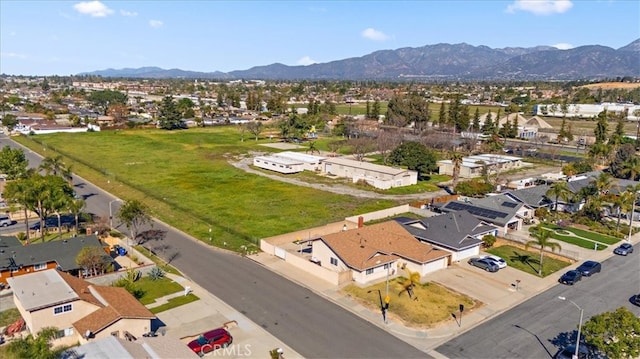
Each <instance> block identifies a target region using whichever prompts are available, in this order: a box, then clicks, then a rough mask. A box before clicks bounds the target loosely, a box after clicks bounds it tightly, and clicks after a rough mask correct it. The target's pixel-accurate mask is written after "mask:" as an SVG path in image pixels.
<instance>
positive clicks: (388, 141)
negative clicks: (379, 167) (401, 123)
mask: <svg viewBox="0 0 640 359" xmlns="http://www.w3.org/2000/svg"><path fill="white" fill-rule="evenodd" d="M401 143H402V137H401V135H400V134H399V133H398V132H395V131H380V132H379V133H378V138H377V139H376V144H377V145H378V152H379V153H380V155H381V156H382V162H383V163H387V159H388V158H389V153H390V152H391V151H392V150H393V149H394V148H396V147H398V146H399V145H400V144H401Z"/></svg>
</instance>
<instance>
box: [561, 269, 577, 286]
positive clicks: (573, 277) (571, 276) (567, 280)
mask: <svg viewBox="0 0 640 359" xmlns="http://www.w3.org/2000/svg"><path fill="white" fill-rule="evenodd" d="M581 279H582V272H580V271H579V270H575V269H572V270H570V271H568V272H566V273H565V274H563V275H562V277H560V280H559V282H560V283H562V284H567V285H574V284H576V283H578V282H579V281H580V280H581Z"/></svg>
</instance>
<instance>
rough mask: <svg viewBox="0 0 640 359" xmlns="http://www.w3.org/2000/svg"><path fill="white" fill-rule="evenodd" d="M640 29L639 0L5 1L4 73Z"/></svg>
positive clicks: (555, 40) (564, 37)
mask: <svg viewBox="0 0 640 359" xmlns="http://www.w3.org/2000/svg"><path fill="white" fill-rule="evenodd" d="M638 38H640V1H636V0H602V1H599V0H529V1H519V0H509V1H499V0H495V1H482V0H478V1H462V0H458V1H456V0H450V1H337V0H335V1H324V2H311V1H294V0H289V1H169V0H165V1H137V2H136V1H17V0H0V73H5V74H12V75H19V74H22V75H54V74H55V75H71V74H76V73H80V72H88V71H95V70H103V69H107V68H118V69H119V68H124V67H132V68H137V67H143V66H158V67H162V68H166V69H169V68H180V69H183V70H192V71H203V72H213V71H224V72H228V71H233V70H245V69H248V68H251V67H253V66H261V65H269V64H272V63H276V62H278V63H283V64H286V65H308V64H310V63H314V62H329V61H334V60H341V59H345V58H349V57H359V56H363V55H366V54H369V53H371V52H374V51H377V50H385V49H397V48H402V47H420V46H425V45H433V44H437V43H451V44H454V43H462V42H465V43H467V44H470V45H474V46H479V45H486V46H489V47H492V48H503V47H531V46H537V45H551V46H557V47H559V48H570V47H577V46H582V45H594V44H598V45H604V46H609V47H612V48H616V49H617V48H620V47H622V46H625V45H627V44H629V43H630V42H632V41H634V40H636V39H638Z"/></svg>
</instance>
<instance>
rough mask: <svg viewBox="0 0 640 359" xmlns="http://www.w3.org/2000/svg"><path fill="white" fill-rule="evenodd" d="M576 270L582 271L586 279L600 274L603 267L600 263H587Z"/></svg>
mask: <svg viewBox="0 0 640 359" xmlns="http://www.w3.org/2000/svg"><path fill="white" fill-rule="evenodd" d="M576 270H578V271H580V272H581V273H582V275H583V276H585V277H591V276H592V275H593V274H595V273H600V271H601V270H602V265H601V264H600V262H596V261H586V262H584V263H582V264H581V265H580V266H579V267H578V268H576Z"/></svg>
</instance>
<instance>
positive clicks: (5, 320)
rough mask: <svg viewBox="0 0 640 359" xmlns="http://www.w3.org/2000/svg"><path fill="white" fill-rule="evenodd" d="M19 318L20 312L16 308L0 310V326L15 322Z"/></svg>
mask: <svg viewBox="0 0 640 359" xmlns="http://www.w3.org/2000/svg"><path fill="white" fill-rule="evenodd" d="M18 319H20V312H19V311H18V309H17V308H10V309H7V310H3V311H1V312H0V327H6V326H7V325H9V324H12V323H15V322H16V320H18Z"/></svg>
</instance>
